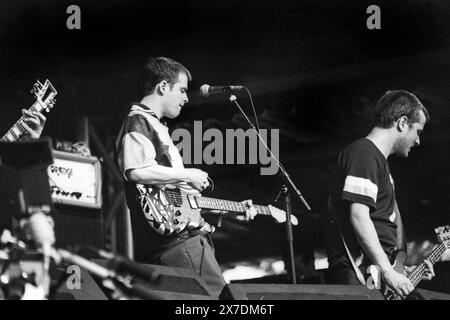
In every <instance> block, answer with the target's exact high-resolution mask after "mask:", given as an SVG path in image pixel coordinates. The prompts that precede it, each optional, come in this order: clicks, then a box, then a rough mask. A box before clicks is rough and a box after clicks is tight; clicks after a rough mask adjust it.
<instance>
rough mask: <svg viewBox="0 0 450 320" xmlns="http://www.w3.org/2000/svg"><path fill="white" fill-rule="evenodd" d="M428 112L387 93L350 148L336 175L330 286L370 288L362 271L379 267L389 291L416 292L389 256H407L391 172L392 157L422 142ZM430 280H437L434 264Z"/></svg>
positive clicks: (407, 96) (411, 99)
mask: <svg viewBox="0 0 450 320" xmlns="http://www.w3.org/2000/svg"><path fill="white" fill-rule="evenodd" d="M429 118H430V117H429V114H428V112H427V110H426V108H425V107H424V106H423V105H422V103H421V102H420V101H419V99H418V98H417V97H416V96H414V95H413V94H411V93H409V92H407V91H402V90H396V91H388V92H387V93H386V94H385V95H384V96H383V97H382V98H381V99H380V100H379V101H378V104H377V113H376V115H375V119H374V120H375V126H374V127H373V128H372V130H371V131H370V133H369V134H368V135H367V136H366V137H365V138H362V139H359V140H357V141H355V142H353V143H352V144H351V145H350V146H348V147H347V148H345V149H344V150H343V151H342V152H341V153H340V154H339V157H338V159H337V163H336V166H335V170H334V172H333V176H332V180H331V185H330V197H329V212H330V214H331V216H330V218H331V219H330V224H329V226H328V228H327V233H326V236H327V240H326V242H327V251H328V258H329V265H330V267H329V273H328V275H327V276H328V282H329V283H332V284H365V280H364V279H361V278H362V274H361V273H359V272H358V268H360V267H362V266H368V265H370V264H373V265H375V266H376V267H377V268H378V269H379V270H380V272H381V275H382V277H383V279H384V282H385V284H386V286H387V287H389V288H390V289H392V290H393V291H394V292H395V293H396V294H398V295H400V296H402V297H405V296H407V295H408V294H410V293H411V291H413V289H414V288H413V285H412V283H411V281H410V280H409V279H407V277H405V276H404V275H403V274H401V273H399V272H397V271H396V270H395V269H394V267H393V266H392V265H391V262H390V259H389V257H390V256H392V255H393V254H395V253H398V252H399V251H404V256H406V249H407V247H406V237H405V232H404V229H403V223H402V219H401V216H400V211H399V209H398V206H397V202H396V199H395V187H394V180H393V179H392V176H391V174H390V171H389V164H388V161H387V159H388V157H389V156H390V155H391V154H395V155H398V156H400V157H407V156H408V153H409V151H410V149H411V148H412V147H414V146H418V145H419V144H420V134H421V133H422V131H423V129H424V126H425V123H426V122H427V121H429ZM427 265H428V272H426V273H425V276H424V277H425V278H428V279H431V277H433V276H434V272H433V267H432V265H431V264H430V263H427Z"/></svg>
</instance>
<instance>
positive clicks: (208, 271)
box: [151, 235, 226, 298]
mask: <svg viewBox="0 0 450 320" xmlns="http://www.w3.org/2000/svg"><path fill="white" fill-rule="evenodd" d="M151 263H156V264H159V265H163V266H169V267H176V268H184V269H189V270H192V271H193V272H195V273H196V274H198V275H199V276H200V277H201V278H202V279H203V280H204V281H205V282H206V284H207V285H208V287H209V289H210V292H211V294H212V295H213V296H214V297H216V298H218V297H219V295H220V293H221V292H222V290H223V288H224V287H225V285H226V281H225V279H224V277H223V275H222V270H221V269H220V266H219V263H218V262H217V260H216V257H215V255H214V250H213V248H212V246H211V245H210V243H209V242H208V239H207V238H205V237H203V236H200V235H197V236H194V237H191V238H188V239H186V240H185V241H183V242H181V243H179V244H177V245H176V246H174V247H171V248H169V249H167V250H165V251H164V252H163V253H161V254H160V255H159V257H158V258H157V259H156V261H153V262H151Z"/></svg>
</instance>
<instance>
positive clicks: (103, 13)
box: [0, 0, 450, 289]
mask: <svg viewBox="0 0 450 320" xmlns="http://www.w3.org/2000/svg"><path fill="white" fill-rule="evenodd" d="M71 4H77V5H79V6H80V8H81V30H68V29H67V28H66V19H67V18H68V16H69V14H67V13H66V8H67V7H68V6H69V5H71ZM371 4H376V5H378V6H380V8H381V27H382V28H381V30H368V29H367V27H366V19H367V18H368V16H369V15H368V14H366V8H367V7H368V6H369V5H371ZM449 18H450V3H449V2H448V1H444V0H434V1H426V0H420V1H419V0H410V1H398V0H394V1H393V0H390V1H361V0H358V1H345V2H343V1H339V2H338V1H329V0H322V1H311V0H305V1H282V2H280V1H234V0H233V1H220V2H219V1H189V2H188V1H180V2H173V1H137V0H129V1H117V0H108V1H95V2H94V1H70V2H69V1H60V0H58V1H56V0H55V1H49V0H39V1H37V0H26V1H25V0H14V1H12V0H6V1H0V92H1V97H0V101H1V105H0V106H1V107H0V108H1V110H2V116H1V118H2V122H4V123H6V124H8V123H11V124H12V123H13V122H14V121H15V119H16V118H17V117H18V115H19V112H20V108H22V107H25V106H29V105H30V104H31V103H32V101H33V99H32V96H31V95H30V94H28V89H29V88H30V87H31V85H32V84H33V82H34V81H35V80H36V79H40V80H41V81H42V80H44V79H46V78H48V79H50V80H51V81H52V83H53V84H54V85H55V86H56V87H57V89H58V91H59V93H58V97H57V100H58V102H57V104H56V107H55V108H54V109H53V110H52V112H51V114H49V115H48V121H47V125H46V129H45V132H44V134H46V135H49V136H52V137H53V138H54V139H62V140H68V141H76V139H77V138H76V132H77V125H76V123H77V122H76V119H77V118H79V117H80V116H88V117H89V119H90V121H91V123H92V125H93V126H94V127H95V128H96V131H97V132H98V133H99V135H100V137H101V138H102V139H103V140H104V141H105V144H106V145H107V146H109V147H112V141H113V139H114V137H115V135H116V134H117V132H118V129H119V125H120V122H121V120H122V119H123V116H124V115H125V114H126V111H127V109H128V106H129V103H130V102H132V101H135V100H137V99H139V97H138V95H137V90H136V75H137V70H138V68H139V66H140V65H141V63H142V61H143V59H144V58H145V57H147V56H150V55H153V56H169V57H172V58H175V59H176V60H178V61H180V62H182V63H183V64H184V65H185V66H187V67H188V68H189V69H190V71H191V72H192V74H193V77H194V79H193V81H192V83H191V85H190V86H191V92H190V99H191V103H190V104H189V105H187V106H186V107H185V109H184V110H183V112H182V115H181V116H180V117H179V118H178V119H177V120H176V121H170V122H169V125H170V126H171V128H177V127H183V128H188V129H189V128H191V127H192V124H193V121H194V120H203V124H204V130H206V128H207V127H214V128H221V129H224V128H244V129H246V128H247V125H246V123H245V122H244V121H243V119H242V117H240V116H239V113H238V111H237V110H236V108H235V107H234V106H233V105H231V104H230V103H229V102H228V101H227V100H226V99H225V98H222V97H217V96H215V97H211V98H208V99H205V98H201V97H199V96H198V94H197V93H196V92H197V90H198V88H199V87H200V86H201V85H202V84H204V83H208V84H211V85H221V84H240V85H245V86H247V87H248V88H249V89H250V91H251V92H252V94H253V98H254V102H255V105H256V109H257V113H258V115H259V120H260V125H261V127H262V128H268V129H271V128H272V129H273V128H277V129H280V159H281V161H282V163H283V164H284V166H285V167H286V169H287V170H288V172H289V173H290V175H291V177H292V179H293V181H294V182H295V183H296V184H297V186H298V187H299V188H300V190H301V191H302V193H303V195H304V197H305V198H306V200H307V201H308V203H309V204H310V205H311V207H312V208H313V210H312V212H306V211H305V210H304V207H303V206H302V204H301V203H300V202H298V201H296V200H294V203H293V206H294V208H293V209H294V214H295V215H296V216H297V217H298V218H299V220H300V225H299V226H298V227H296V228H295V229H294V237H295V250H296V253H298V254H303V255H308V254H310V253H311V251H312V250H314V249H317V248H319V249H320V248H323V239H322V231H321V230H322V227H323V222H324V213H325V210H326V199H327V180H328V179H327V172H328V168H329V166H330V164H331V163H332V161H333V160H334V157H335V156H336V155H337V153H338V152H339V150H340V149H341V148H342V147H344V146H345V145H346V144H348V143H350V142H351V141H353V140H354V139H357V138H359V137H361V136H364V135H365V134H367V133H368V131H369V130H370V125H371V122H370V117H371V115H372V114H373V108H374V106H375V103H376V101H377V99H378V98H379V97H380V96H381V95H382V94H383V93H384V92H385V91H386V90H389V89H406V90H410V91H412V92H414V93H415V94H417V95H418V96H419V98H420V99H421V100H422V102H423V103H424V105H425V106H426V107H427V108H428V110H429V112H430V114H431V117H432V121H431V123H429V124H427V126H426V129H425V132H424V135H423V138H422V139H421V140H422V141H421V147H420V148H418V149H414V150H413V151H412V153H411V154H410V157H409V158H408V159H396V158H394V157H392V158H391V159H390V164H391V171H392V172H393V176H394V179H395V181H396V190H397V200H398V203H399V206H400V210H401V212H402V216H403V220H404V224H405V225H406V230H407V234H408V239H409V240H410V241H413V240H414V241H423V240H431V241H434V240H435V239H434V232H433V230H434V228H435V227H436V226H439V225H444V224H447V223H449V215H448V212H447V208H448V206H447V200H448V195H449V192H450V172H449V165H448V163H449V161H450V153H449V148H448V144H449V139H450V128H449V126H448V125H447V121H448V118H449V108H448V102H449V85H448V83H449V78H450V76H449V71H450V64H449V62H450V58H449V57H450V37H449V33H450V19H449ZM237 96H238V98H239V101H240V102H241V104H242V105H243V106H244V108H245V110H246V111H248V112H250V110H251V109H250V104H249V100H248V99H247V97H246V95H245V94H244V93H242V94H241V93H239V94H238V95H237ZM205 145H206V143H205ZM93 152H94V153H95V150H93ZM196 167H198V168H201V169H203V170H206V171H208V172H209V174H210V176H211V177H212V178H213V180H214V182H215V190H214V191H213V192H211V193H207V195H208V196H214V197H217V198H225V199H233V200H244V199H249V198H251V199H253V200H254V202H255V203H260V204H268V203H273V200H274V199H275V196H276V194H277V192H278V190H279V188H280V185H281V183H282V180H281V178H280V177H279V176H261V175H260V174H259V167H258V165H246V166H243V165H240V166H237V165H236V166H231V165H227V166H224V165H211V166H207V165H197V166H196ZM278 206H280V207H281V206H282V204H279V205H278ZM215 239H216V253H217V257H218V260H219V261H220V262H221V263H227V262H233V261H239V260H245V259H247V258H250V257H264V256H274V255H282V253H283V252H284V251H285V248H286V243H285V235H284V226H283V225H275V223H274V222H273V220H271V219H270V218H267V217H257V218H256V220H255V221H254V222H251V223H249V224H242V223H236V222H229V221H228V222H225V223H224V224H223V228H222V229H221V231H218V232H216V234H215ZM447 269H448V268H447ZM444 289H445V288H444Z"/></svg>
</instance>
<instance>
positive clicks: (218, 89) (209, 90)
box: [199, 84, 244, 97]
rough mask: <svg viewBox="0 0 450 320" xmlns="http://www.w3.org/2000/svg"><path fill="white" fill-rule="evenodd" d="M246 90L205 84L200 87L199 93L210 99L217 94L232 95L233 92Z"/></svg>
mask: <svg viewBox="0 0 450 320" xmlns="http://www.w3.org/2000/svg"><path fill="white" fill-rule="evenodd" d="M242 89H244V87H243V86H210V85H208V84H204V85H202V86H201V87H200V90H199V93H200V95H201V96H202V97H209V96H210V95H212V94H216V93H231V92H232V91H240V90H242Z"/></svg>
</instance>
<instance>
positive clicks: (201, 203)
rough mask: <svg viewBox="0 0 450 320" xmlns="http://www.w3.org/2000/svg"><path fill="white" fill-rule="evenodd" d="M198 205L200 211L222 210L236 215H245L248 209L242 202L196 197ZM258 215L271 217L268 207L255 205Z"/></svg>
mask: <svg viewBox="0 0 450 320" xmlns="http://www.w3.org/2000/svg"><path fill="white" fill-rule="evenodd" d="M195 200H196V202H197V205H198V207H199V208H200V209H208V210H222V211H229V212H235V213H244V212H245V210H246V209H247V208H246V206H245V205H244V204H243V203H241V202H236V201H229V200H221V199H215V198H208V197H195ZM254 207H255V209H256V213H257V214H263V215H270V214H271V213H270V209H269V207H268V206H260V205H254Z"/></svg>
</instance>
